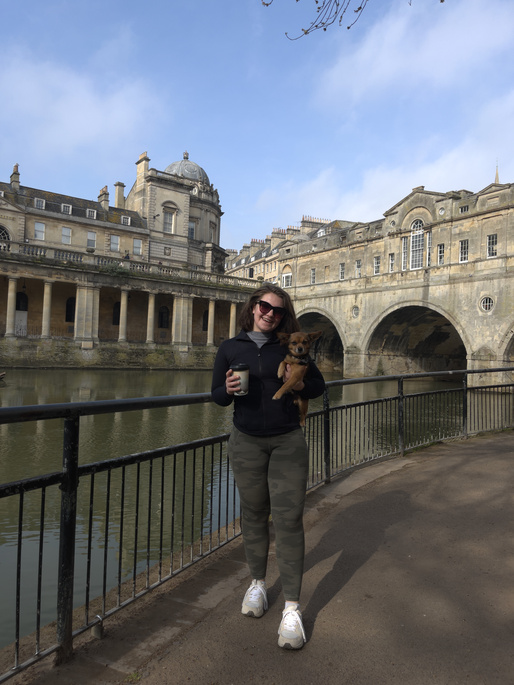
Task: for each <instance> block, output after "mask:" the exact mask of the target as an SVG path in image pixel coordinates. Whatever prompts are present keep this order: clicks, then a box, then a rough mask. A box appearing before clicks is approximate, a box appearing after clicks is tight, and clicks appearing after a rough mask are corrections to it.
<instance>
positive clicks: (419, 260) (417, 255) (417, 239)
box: [410, 231, 423, 270]
mask: <svg viewBox="0 0 514 685" xmlns="http://www.w3.org/2000/svg"><path fill="white" fill-rule="evenodd" d="M410 268H411V270H413V269H421V268H423V231H416V232H415V233H412V234H411V239H410Z"/></svg>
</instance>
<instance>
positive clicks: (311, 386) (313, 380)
mask: <svg viewBox="0 0 514 685" xmlns="http://www.w3.org/2000/svg"><path fill="white" fill-rule="evenodd" d="M303 382H304V384H305V387H304V389H303V390H302V391H301V392H299V393H298V394H299V395H300V397H301V398H302V399H304V400H313V399H314V398H315V397H319V396H320V395H322V394H323V391H324V390H325V379H324V378H323V376H322V374H321V371H320V370H319V369H318V367H317V366H316V364H314V362H310V364H309V370H308V372H307V374H306V375H305V378H304V379H303Z"/></svg>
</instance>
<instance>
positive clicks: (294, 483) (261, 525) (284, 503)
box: [228, 427, 309, 602]
mask: <svg viewBox="0 0 514 685" xmlns="http://www.w3.org/2000/svg"><path fill="white" fill-rule="evenodd" d="M228 454H229V459H230V462H231V465H232V471H233V473H234V476H235V479H236V484H237V488H238V491H239V498H240V500H241V508H242V530H243V543H244V549H245V554H246V560H247V562H248V566H249V567H250V572H251V574H252V578H255V579H257V580H263V579H264V578H265V577H266V567H267V561H268V550H269V515H270V513H271V517H272V521H273V526H274V529H275V544H276V554H277V563H278V569H279V572H280V579H281V581H282V589H283V591H284V597H285V599H286V601H291V602H298V601H299V599H300V590H301V586H302V576H303V562H304V555H305V540H304V531H303V508H304V503H305V493H306V489H307V475H308V470H309V454H308V448H307V443H306V442H305V438H304V435H303V431H302V430H301V429H300V428H299V429H298V430H295V431H292V432H290V433H285V434H283V435H272V436H267V437H263V436H255V435H246V434H245V433H241V431H239V430H237V428H235V427H233V430H232V433H231V436H230V440H229V443H228Z"/></svg>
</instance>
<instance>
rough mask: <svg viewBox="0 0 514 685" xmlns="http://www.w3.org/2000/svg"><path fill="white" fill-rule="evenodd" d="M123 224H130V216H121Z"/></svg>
mask: <svg viewBox="0 0 514 685" xmlns="http://www.w3.org/2000/svg"><path fill="white" fill-rule="evenodd" d="M121 225H122V226H130V217H129V216H122V217H121Z"/></svg>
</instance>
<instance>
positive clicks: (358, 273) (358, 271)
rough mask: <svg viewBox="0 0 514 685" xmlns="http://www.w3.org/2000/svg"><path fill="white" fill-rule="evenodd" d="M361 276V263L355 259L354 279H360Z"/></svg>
mask: <svg viewBox="0 0 514 685" xmlns="http://www.w3.org/2000/svg"><path fill="white" fill-rule="evenodd" d="M361 274H362V261H361V260H360V259H357V260H356V262H355V278H360V277H361Z"/></svg>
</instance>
